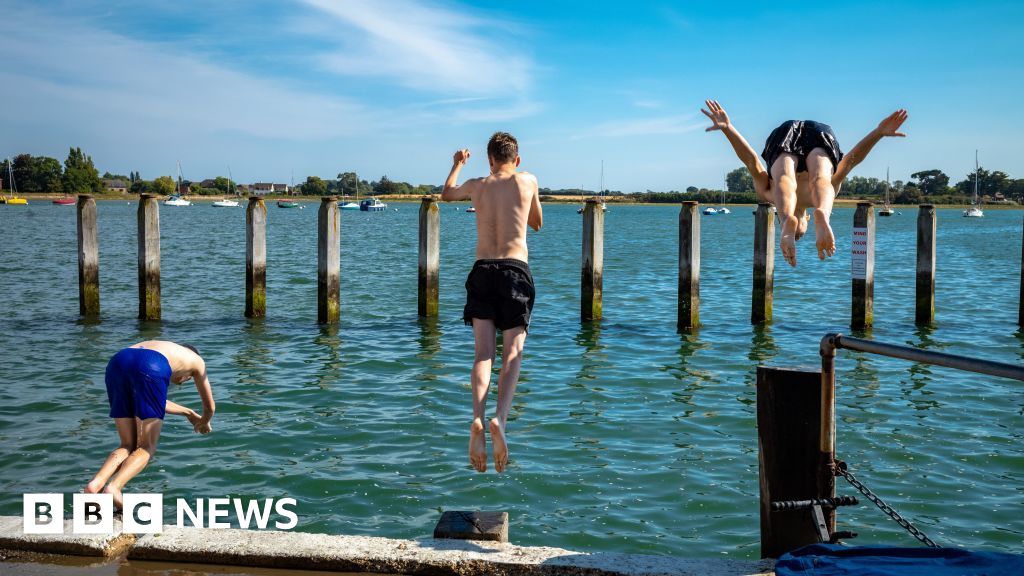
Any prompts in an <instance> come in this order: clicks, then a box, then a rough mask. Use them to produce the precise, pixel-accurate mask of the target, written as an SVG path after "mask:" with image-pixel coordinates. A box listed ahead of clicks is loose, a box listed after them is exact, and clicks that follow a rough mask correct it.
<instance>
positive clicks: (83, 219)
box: [78, 194, 100, 318]
mask: <svg viewBox="0 0 1024 576" xmlns="http://www.w3.org/2000/svg"><path fill="white" fill-rule="evenodd" d="M78 313H79V314H81V315H82V316H85V317H88V318H95V317H98V316H99V315H100V245H99V238H98V232H97V223H96V199H95V198H93V196H92V194H79V195H78Z"/></svg>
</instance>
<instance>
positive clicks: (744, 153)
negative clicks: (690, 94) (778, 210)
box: [700, 100, 769, 190]
mask: <svg viewBox="0 0 1024 576" xmlns="http://www.w3.org/2000/svg"><path fill="white" fill-rule="evenodd" d="M704 103H705V104H707V107H708V109H707V110H705V109H703V108H701V110H700V111H701V112H703V113H704V115H705V116H707V117H708V118H710V119H711V126H710V127H708V128H707V129H706V130H705V132H714V131H715V130H721V131H722V134H725V137H726V138H727V139H728V140H729V144H732V149H733V151H734V152H736V157H737V158H739V159H740V162H743V165H744V166H746V167H747V171H749V172H750V176H751V177H753V178H754V184H755V189H756V190H761V189H767V188H768V178H769V177H768V171H767V170H765V168H764V165H763V164H761V158H760V157H759V156H758V155H757V152H755V151H754V149H753V148H751V147H750V144H749V143H747V140H746V139H745V138H744V137H743V135H742V134H740V131H739V130H737V129H736V127H735V126H733V125H732V122H730V121H729V115H728V114H726V113H725V108H722V105H721V104H719V103H718V102H716V101H715V100H705V101H704Z"/></svg>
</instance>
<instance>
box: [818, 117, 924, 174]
mask: <svg viewBox="0 0 1024 576" xmlns="http://www.w3.org/2000/svg"><path fill="white" fill-rule="evenodd" d="M906 120H907V111H906V110H903V109H900V110H897V111H895V112H893V113H892V114H890V115H889V116H887V117H886V118H885V119H884V120H882V121H881V122H879V123H878V127H877V128H875V129H874V130H872V131H871V132H869V133H868V135H867V136H865V137H864V138H863V139H861V141H860V142H857V145H856V146H854V147H853V148H851V149H850V151H849V152H847V154H846V155H845V156H843V159H842V160H840V161H839V165H838V166H836V173H835V175H833V176H832V185H833V186H835V187H836V188H837V189H838V188H839V185H840V184H842V182H843V180H845V179H846V177H847V176H848V175H849V174H850V171H851V170H853V168H854V166H856V165H857V164H860V163H861V162H863V161H864V158H867V155H868V153H869V152H871V149H872V148H874V147H875V144H878V141H879V140H881V139H882V138H884V137H886V136H894V137H897V138H903V137H905V136H906V134H904V133H903V132H900V131H899V129H900V126H902V125H903V122H905V121H906Z"/></svg>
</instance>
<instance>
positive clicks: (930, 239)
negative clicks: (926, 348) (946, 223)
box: [914, 204, 935, 326]
mask: <svg viewBox="0 0 1024 576" xmlns="http://www.w3.org/2000/svg"><path fill="white" fill-rule="evenodd" d="M916 292H917V293H916V298H915V300H916V303H917V306H916V312H915V314H914V322H915V323H916V324H917V325H918V326H927V325H929V324H932V323H934V322H935V206H932V205H931V204H921V206H920V207H918V209H917V291H916Z"/></svg>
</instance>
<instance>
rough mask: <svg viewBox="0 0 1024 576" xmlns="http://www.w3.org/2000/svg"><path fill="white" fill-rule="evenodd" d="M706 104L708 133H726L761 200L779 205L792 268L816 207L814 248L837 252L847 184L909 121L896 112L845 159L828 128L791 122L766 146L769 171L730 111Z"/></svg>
mask: <svg viewBox="0 0 1024 576" xmlns="http://www.w3.org/2000/svg"><path fill="white" fill-rule="evenodd" d="M705 103H706V104H707V107H708V109H707V110H704V109H703V108H702V109H701V112H703V113H704V115H705V116H707V117H708V118H710V119H711V127H709V128H708V129H707V130H706V131H707V132H711V131H714V130H721V131H722V133H723V134H725V137H726V138H728V139H729V143H730V144H732V148H733V150H735V152H736V156H738V157H739V159H740V161H741V162H743V164H744V165H745V166H746V167H747V170H749V171H750V175H751V176H752V177H753V178H754V191H755V192H757V198H758V200H760V201H761V202H771V203H772V204H775V208H776V209H777V210H778V214H779V221H780V222H781V223H782V238H781V239H780V240H779V248H780V249H781V251H782V256H783V257H785V259H786V262H789V264H790V265H791V266H796V241H797V240H799V239H800V238H801V237H802V236H803V235H804V233H805V232H807V218H808V215H807V208H808V207H810V208H813V209H814V236H815V244H816V246H817V248H818V258H820V259H822V260H824V259H825V257H826V256H832V255H834V254H835V253H836V239H835V235H834V234H833V233H832V226H831V225H829V217H830V215H831V214H832V201H833V200H835V197H836V195H837V194H839V188H840V187H841V186H842V185H843V180H845V179H846V176H847V175H849V173H850V171H851V170H853V168H854V166H856V165H857V164H860V163H861V162H862V161H863V160H864V158H865V157H867V155H868V153H869V152H871V149H872V148H874V147H875V144H878V141H879V140H881V139H882V138H883V137H885V136H900V137H903V136H906V134H903V133H902V132H900V131H899V129H900V126H902V125H903V122H904V121H906V119H907V111H906V110H897V111H895V112H893V113H892V114H890V115H889V116H888V117H886V118H885V119H884V120H882V121H881V122H879V124H878V127H877V128H875V129H874V130H872V131H871V132H870V133H868V135H867V136H865V137H864V138H863V139H862V140H861V141H860V142H858V143H857V145H856V146H854V147H853V149H852V150H850V152H849V153H848V154H846V155H845V156H844V155H843V152H842V151H841V150H840V149H839V142H838V141H837V140H836V135H835V133H833V132H832V128H831V127H830V126H829V125H827V124H822V123H820V122H815V121H813V120H787V121H786V122H783V123H782V125H781V126H779V127H778V128H776V129H775V130H774V131H772V133H771V135H770V136H768V140H767V141H766V142H765V145H764V151H763V152H761V156H762V157H763V158H764V160H765V162H767V163H768V170H765V168H764V166H763V165H762V164H761V160H760V159H759V158H758V157H757V154H756V153H755V152H754V149H753V148H751V147H750V144H748V143H747V141H746V140H745V139H744V138H743V136H742V135H741V134H740V133H739V131H738V130H736V127H735V126H733V125H732V123H730V122H729V116H728V115H727V114H726V113H725V109H724V108H722V106H721V105H719V103H718V102H716V101H714V100H706V101H705Z"/></svg>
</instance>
